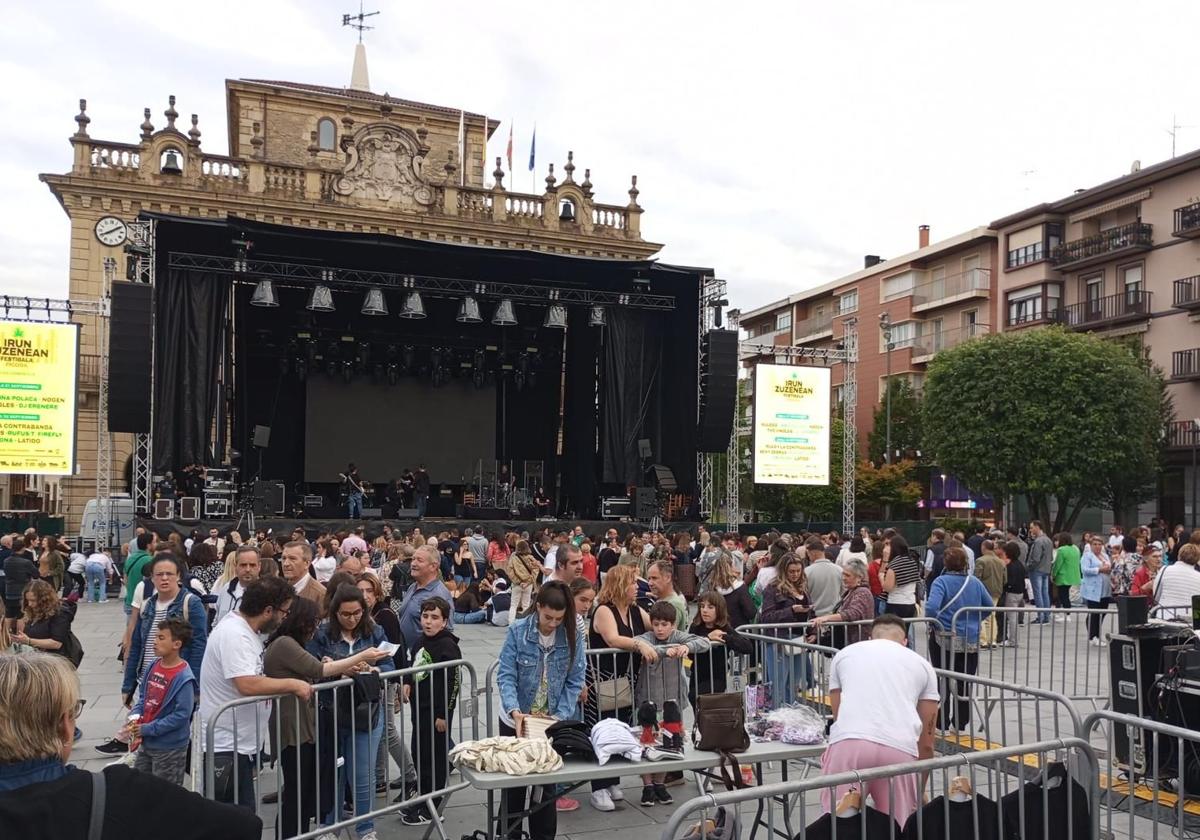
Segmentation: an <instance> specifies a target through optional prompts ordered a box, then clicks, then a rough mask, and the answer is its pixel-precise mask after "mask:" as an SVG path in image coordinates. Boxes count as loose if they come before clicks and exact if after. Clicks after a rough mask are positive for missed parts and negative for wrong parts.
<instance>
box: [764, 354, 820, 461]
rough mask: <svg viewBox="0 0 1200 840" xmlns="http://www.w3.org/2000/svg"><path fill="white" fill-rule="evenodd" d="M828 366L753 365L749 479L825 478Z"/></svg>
mask: <svg viewBox="0 0 1200 840" xmlns="http://www.w3.org/2000/svg"><path fill="white" fill-rule="evenodd" d="M829 373H830V372H829V368H822V367H800V366H796V365H766V364H762V365H757V366H755V368H754V483H755V484H828V483H829Z"/></svg>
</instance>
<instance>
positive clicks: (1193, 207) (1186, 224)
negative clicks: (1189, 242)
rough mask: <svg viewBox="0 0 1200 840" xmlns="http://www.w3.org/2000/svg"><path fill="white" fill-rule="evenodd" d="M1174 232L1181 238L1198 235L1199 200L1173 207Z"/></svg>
mask: <svg viewBox="0 0 1200 840" xmlns="http://www.w3.org/2000/svg"><path fill="white" fill-rule="evenodd" d="M1174 234H1175V235H1176V236H1178V237H1180V238H1181V239H1196V238H1197V237H1200V202H1196V203H1195V204H1189V205H1188V206H1187V207H1177V208H1175V230H1174Z"/></svg>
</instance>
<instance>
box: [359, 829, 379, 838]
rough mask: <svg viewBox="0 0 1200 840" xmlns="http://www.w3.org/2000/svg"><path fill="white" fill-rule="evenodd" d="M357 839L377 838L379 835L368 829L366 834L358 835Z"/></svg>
mask: <svg viewBox="0 0 1200 840" xmlns="http://www.w3.org/2000/svg"><path fill="white" fill-rule="evenodd" d="M358 840H379V835H378V834H376V833H375V832H374V831H368V832H367V833H366V834H360V835H358Z"/></svg>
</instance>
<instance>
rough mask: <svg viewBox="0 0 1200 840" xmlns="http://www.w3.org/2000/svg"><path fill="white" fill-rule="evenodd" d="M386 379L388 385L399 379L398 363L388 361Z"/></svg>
mask: <svg viewBox="0 0 1200 840" xmlns="http://www.w3.org/2000/svg"><path fill="white" fill-rule="evenodd" d="M387 381H388V384H389V385H395V384H396V383H397V382H399V381H400V365H398V364H396V363H395V362H388V366H387Z"/></svg>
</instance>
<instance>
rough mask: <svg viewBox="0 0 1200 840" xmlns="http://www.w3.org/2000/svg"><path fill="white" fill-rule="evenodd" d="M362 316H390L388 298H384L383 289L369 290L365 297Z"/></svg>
mask: <svg viewBox="0 0 1200 840" xmlns="http://www.w3.org/2000/svg"><path fill="white" fill-rule="evenodd" d="M362 314H364V315H386V314H388V308H387V298H385V297H384V296H383V289H367V293H366V294H365V295H363V305H362Z"/></svg>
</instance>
